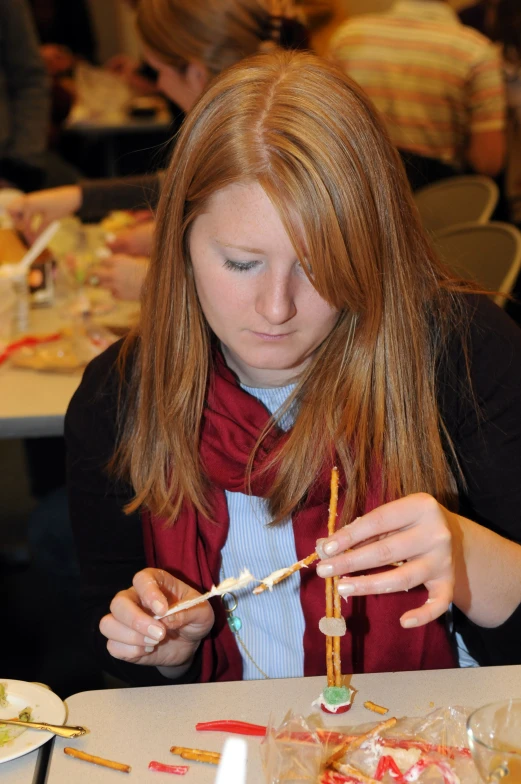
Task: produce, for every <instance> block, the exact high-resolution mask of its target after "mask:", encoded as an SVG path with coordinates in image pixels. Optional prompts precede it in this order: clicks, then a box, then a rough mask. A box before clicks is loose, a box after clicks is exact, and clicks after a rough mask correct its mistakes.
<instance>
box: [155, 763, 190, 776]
mask: <svg viewBox="0 0 521 784" xmlns="http://www.w3.org/2000/svg"><path fill="white" fill-rule="evenodd" d="M148 769H149V770H155V771H157V773H173V774H174V775H175V776H185V775H186V774H187V773H188V771H189V770H190V768H189V766H188V765H165V764H164V763H163V762H155V761H154V760H153V761H152V762H149V763H148Z"/></svg>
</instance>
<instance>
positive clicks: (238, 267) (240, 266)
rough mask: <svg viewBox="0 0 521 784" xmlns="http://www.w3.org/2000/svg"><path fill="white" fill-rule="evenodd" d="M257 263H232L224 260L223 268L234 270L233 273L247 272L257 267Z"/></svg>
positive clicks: (229, 260)
mask: <svg viewBox="0 0 521 784" xmlns="http://www.w3.org/2000/svg"><path fill="white" fill-rule="evenodd" d="M258 263H259V262H258V261H232V260H231V259H226V261H225V262H224V266H225V267H226V269H230V270H234V272H247V271H248V270H251V269H253V268H254V267H256V266H257V264H258Z"/></svg>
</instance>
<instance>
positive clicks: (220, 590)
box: [154, 569, 255, 621]
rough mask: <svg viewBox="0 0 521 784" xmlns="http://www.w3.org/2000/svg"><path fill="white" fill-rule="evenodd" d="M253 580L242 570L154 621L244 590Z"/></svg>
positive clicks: (155, 616) (174, 607)
mask: <svg viewBox="0 0 521 784" xmlns="http://www.w3.org/2000/svg"><path fill="white" fill-rule="evenodd" d="M253 580H255V577H254V576H253V575H252V574H250V572H249V571H248V569H243V570H242V572H241V573H240V575H239V576H238V577H227V578H226V580H223V581H222V582H221V583H219V585H212V587H211V588H210V590H209V591H208V592H207V593H203V594H202V595H201V596H196V597H195V599H188V600H187V601H186V602H178V604H174V606H173V607H170V609H169V610H167V612H166V613H165V614H164V615H154V618H155V619H156V621H160V620H161V618H167V617H168V616H169V615H176V614H177V613H180V612H182V611H183V610H189V609H190V608H191V607H196V606H197V605H198V604H202V602H206V601H207V600H208V599H211V598H212V596H222V595H223V594H225V593H230V592H231V591H237V590H239V588H244V587H245V586H247V585H249V584H250V583H251V582H253Z"/></svg>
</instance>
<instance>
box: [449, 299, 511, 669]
mask: <svg viewBox="0 0 521 784" xmlns="http://www.w3.org/2000/svg"><path fill="white" fill-rule="evenodd" d="M469 302H470V307H471V308H472V311H473V312H472V316H471V321H470V328H469V331H468V340H467V347H468V355H467V356H468V360H469V371H470V380H471V384H472V391H469V387H468V384H467V383H466V378H467V371H466V367H465V356H464V352H463V349H462V344H461V343H460V342H458V344H457V345H452V346H451V349H450V352H449V357H448V362H447V365H446V366H445V368H444V370H443V372H442V374H441V379H440V408H441V412H442V416H443V419H444V422H445V424H446V426H447V429H448V432H449V434H450V437H451V439H452V442H453V445H454V448H455V452H456V455H457V459H458V463H459V466H460V469H461V472H462V474H463V480H464V481H461V482H460V489H459V512H460V513H461V514H462V515H464V516H465V517H468V518H469V519H471V520H474V521H476V522H477V523H480V524H481V525H483V526H485V527H487V528H489V529H491V530H493V531H495V532H496V533H498V534H500V535H502V536H504V537H506V538H508V539H510V540H512V541H514V542H517V543H518V544H521V330H520V329H519V327H518V326H517V325H516V324H515V323H514V322H513V321H512V320H511V319H510V318H509V317H508V316H507V315H506V314H505V313H504V311H502V310H501V309H500V308H498V307H497V306H496V305H494V304H493V303H492V302H491V301H490V300H489V299H488V298H487V297H473V298H471V299H470V300H469ZM455 623H456V628H457V630H458V631H460V632H461V634H462V636H463V639H464V641H465V643H466V644H467V646H468V648H469V651H470V653H471V654H472V655H473V656H474V658H476V659H477V661H478V662H479V663H480V664H483V665H486V664H514V663H516V664H518V663H519V662H521V642H520V639H521V637H520V635H519V634H518V630H519V625H520V623H521V606H520V607H518V609H517V610H516V611H515V612H514V613H513V615H512V616H511V618H510V619H509V620H508V621H506V623H504V624H503V625H502V626H500V627H498V628H495V629H485V628H482V627H478V626H476V625H475V624H473V623H471V622H470V621H469V620H468V619H467V618H466V617H465V616H464V615H463V614H462V613H461V612H459V611H456V612H455Z"/></svg>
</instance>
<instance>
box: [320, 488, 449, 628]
mask: <svg viewBox="0 0 521 784" xmlns="http://www.w3.org/2000/svg"><path fill="white" fill-rule="evenodd" d="M457 519H458V518H457V515H455V514H453V513H452V512H449V511H448V510H447V509H445V508H444V507H443V506H441V504H439V503H438V502H437V501H436V500H435V499H434V498H433V497H432V496H430V495H427V494H426V493H416V494H414V495H409V496H406V497H405V498H401V499H399V500H398V501H391V502H390V503H388V504H384V505H383V506H380V507H378V508H377V509H374V510H373V511H372V512H369V513H368V514H366V515H364V516H363V517H359V518H358V519H356V520H354V521H353V522H352V523H350V524H349V525H347V526H345V527H344V528H341V529H340V530H338V531H337V532H336V533H335V534H334V535H333V536H330V537H328V538H327V539H319V540H318V542H317V552H318V554H319V555H320V557H321V558H323V559H324V560H323V561H322V562H321V563H320V564H319V565H318V567H317V573H318V574H319V576H320V577H331V576H333V575H350V574H353V573H354V572H364V571H365V570H367V569H375V568H378V567H380V566H391V565H393V564H399V565H397V566H396V567H395V568H393V569H390V570H386V571H383V572H377V573H375V574H370V575H360V576H353V577H350V576H349V577H345V578H343V579H341V580H339V583H338V592H339V593H340V595H341V596H342V597H344V598H348V597H349V596H364V595H367V594H378V593H393V592H396V591H406V590H409V589H410V588H414V587H416V586H417V585H425V587H426V588H427V590H428V592H429V598H428V600H427V602H426V604H424V605H423V606H422V607H417V608H416V609H414V610H409V611H408V612H406V613H405V614H404V615H402V617H401V618H400V623H401V625H402V626H403V627H404V628H411V627H415V626H423V625H424V624H426V623H429V622H430V621H433V620H434V619H435V618H438V617H439V616H440V615H442V614H443V613H444V612H446V610H447V609H448V607H449V605H450V603H451V602H452V599H453V593H454V582H455V556H456V547H457V545H458V542H459V537H458V531H459V526H458V524H457ZM335 553H340V554H339V555H336V554H335ZM402 561H403V562H404V563H400V562H402Z"/></svg>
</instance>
